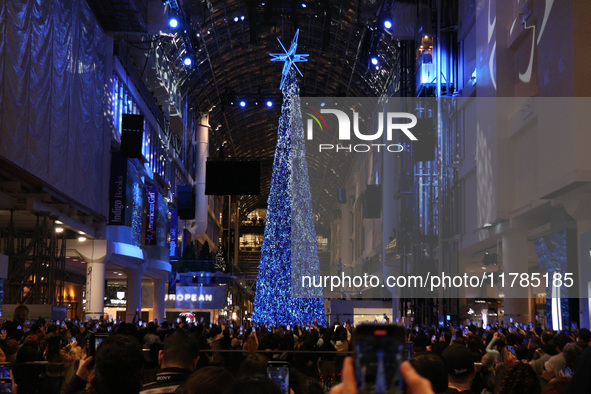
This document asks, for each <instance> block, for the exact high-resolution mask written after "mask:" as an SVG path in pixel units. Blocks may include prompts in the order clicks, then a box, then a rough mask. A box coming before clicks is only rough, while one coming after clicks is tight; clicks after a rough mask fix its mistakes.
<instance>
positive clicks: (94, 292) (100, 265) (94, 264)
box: [85, 256, 107, 319]
mask: <svg viewBox="0 0 591 394" xmlns="http://www.w3.org/2000/svg"><path fill="white" fill-rule="evenodd" d="M85 260H86V317H87V318H91V319H99V318H101V317H102V316H103V314H104V312H105V265H106V262H107V258H106V256H102V257H99V258H95V259H89V258H85Z"/></svg>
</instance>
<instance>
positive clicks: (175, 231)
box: [168, 208, 179, 258]
mask: <svg viewBox="0 0 591 394" xmlns="http://www.w3.org/2000/svg"><path fill="white" fill-rule="evenodd" d="M178 238H179V216H178V212H177V210H176V209H174V208H171V209H170V244H169V248H170V249H169V254H168V255H169V257H172V258H178V257H179V251H178Z"/></svg>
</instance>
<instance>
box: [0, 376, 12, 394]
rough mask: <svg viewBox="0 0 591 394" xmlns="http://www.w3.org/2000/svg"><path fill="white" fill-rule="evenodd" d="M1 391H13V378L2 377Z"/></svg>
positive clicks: (0, 379)
mask: <svg viewBox="0 0 591 394" xmlns="http://www.w3.org/2000/svg"><path fill="white" fill-rule="evenodd" d="M0 393H12V379H10V378H0Z"/></svg>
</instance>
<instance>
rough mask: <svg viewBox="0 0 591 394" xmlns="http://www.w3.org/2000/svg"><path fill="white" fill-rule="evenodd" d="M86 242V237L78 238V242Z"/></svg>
mask: <svg viewBox="0 0 591 394" xmlns="http://www.w3.org/2000/svg"><path fill="white" fill-rule="evenodd" d="M84 241H86V237H84V236H82V235H81V236H79V237H78V242H84Z"/></svg>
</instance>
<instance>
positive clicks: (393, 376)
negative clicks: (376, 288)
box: [354, 324, 406, 393]
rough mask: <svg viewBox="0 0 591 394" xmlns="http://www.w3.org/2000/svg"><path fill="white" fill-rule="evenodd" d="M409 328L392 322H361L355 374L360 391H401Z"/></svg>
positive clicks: (357, 334)
mask: <svg viewBox="0 0 591 394" xmlns="http://www.w3.org/2000/svg"><path fill="white" fill-rule="evenodd" d="M405 338H406V331H405V329H404V327H402V326H397V325H392V324H362V325H359V326H358V327H357V328H356V329H355V333H354V348H355V377H356V381H357V389H358V392H359V393H402V379H401V378H400V371H399V366H400V363H402V361H403V360H404V356H405V351H404V350H405V348H404V346H405Z"/></svg>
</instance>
